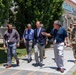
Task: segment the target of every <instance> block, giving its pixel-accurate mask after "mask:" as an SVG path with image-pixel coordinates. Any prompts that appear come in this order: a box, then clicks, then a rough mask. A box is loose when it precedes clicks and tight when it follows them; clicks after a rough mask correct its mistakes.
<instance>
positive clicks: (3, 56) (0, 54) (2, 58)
mask: <svg viewBox="0 0 76 75" xmlns="http://www.w3.org/2000/svg"><path fill="white" fill-rule="evenodd" d="M17 55H18V58H19V59H20V58H21V57H22V56H25V55H26V50H25V48H24V49H17ZM6 61H7V51H6V50H5V49H4V48H0V64H3V63H5V62H6Z"/></svg>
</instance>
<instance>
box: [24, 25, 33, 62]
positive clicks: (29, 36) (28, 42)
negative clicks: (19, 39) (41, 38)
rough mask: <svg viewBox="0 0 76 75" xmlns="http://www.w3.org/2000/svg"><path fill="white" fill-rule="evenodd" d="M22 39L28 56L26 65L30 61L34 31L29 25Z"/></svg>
mask: <svg viewBox="0 0 76 75" xmlns="http://www.w3.org/2000/svg"><path fill="white" fill-rule="evenodd" d="M23 39H24V43H25V46H26V50H27V54H28V63H30V62H31V61H32V57H31V56H32V47H33V40H34V30H33V29H32V28H31V24H28V25H27V29H25V31H24V33H23Z"/></svg>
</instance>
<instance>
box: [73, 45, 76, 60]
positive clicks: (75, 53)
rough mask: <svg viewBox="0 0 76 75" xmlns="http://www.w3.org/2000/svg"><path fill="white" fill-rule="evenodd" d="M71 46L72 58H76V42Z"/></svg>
mask: <svg viewBox="0 0 76 75" xmlns="http://www.w3.org/2000/svg"><path fill="white" fill-rule="evenodd" d="M72 47H73V54H74V58H75V59H76V44H73V45H72Z"/></svg>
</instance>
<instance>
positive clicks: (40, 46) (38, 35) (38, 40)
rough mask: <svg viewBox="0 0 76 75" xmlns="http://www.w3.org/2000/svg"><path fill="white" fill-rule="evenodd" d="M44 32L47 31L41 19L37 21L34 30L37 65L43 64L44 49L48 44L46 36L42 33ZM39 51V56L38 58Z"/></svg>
mask: <svg viewBox="0 0 76 75" xmlns="http://www.w3.org/2000/svg"><path fill="white" fill-rule="evenodd" d="M42 32H46V31H45V29H44V28H42V27H41V25H40V21H37V22H36V29H35V30H34V50H35V61H36V65H37V66H40V67H42V66H43V50H44V48H45V44H46V36H44V35H42ZM38 51H39V58H40V60H39V58H38Z"/></svg>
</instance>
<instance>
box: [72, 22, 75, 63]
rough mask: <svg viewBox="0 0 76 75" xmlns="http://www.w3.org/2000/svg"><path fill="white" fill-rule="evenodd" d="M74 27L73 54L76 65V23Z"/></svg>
mask: <svg viewBox="0 0 76 75" xmlns="http://www.w3.org/2000/svg"><path fill="white" fill-rule="evenodd" d="M73 25H74V28H73V30H72V48H73V53H74V58H75V61H74V63H75V64H76V23H74V24H73Z"/></svg>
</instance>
